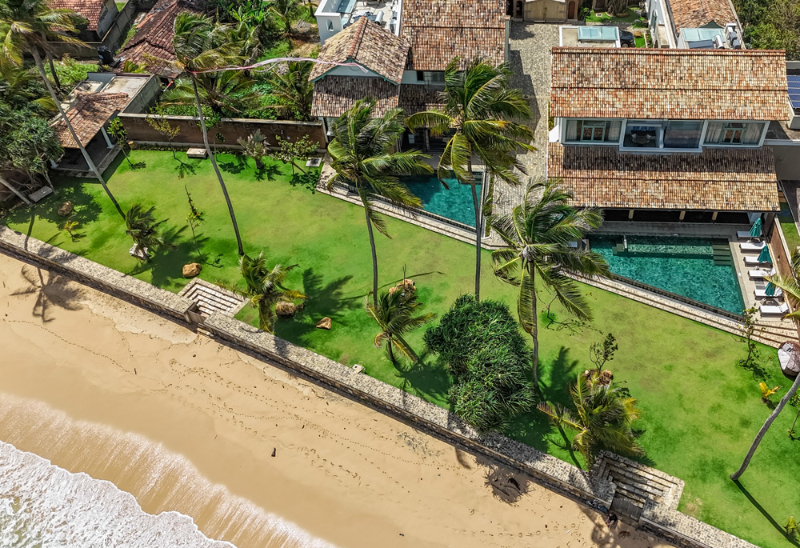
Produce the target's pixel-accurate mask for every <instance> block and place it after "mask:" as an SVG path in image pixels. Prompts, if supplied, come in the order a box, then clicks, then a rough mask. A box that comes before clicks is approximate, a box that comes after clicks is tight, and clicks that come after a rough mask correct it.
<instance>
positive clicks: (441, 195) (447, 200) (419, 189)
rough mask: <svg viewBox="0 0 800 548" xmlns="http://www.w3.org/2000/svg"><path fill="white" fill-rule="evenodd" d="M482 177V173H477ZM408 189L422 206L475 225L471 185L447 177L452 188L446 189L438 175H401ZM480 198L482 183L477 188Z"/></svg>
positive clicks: (444, 215) (443, 215)
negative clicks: (420, 201)
mask: <svg viewBox="0 0 800 548" xmlns="http://www.w3.org/2000/svg"><path fill="white" fill-rule="evenodd" d="M475 176H476V178H478V179H480V177H481V174H480V173H477V174H476V175H475ZM401 181H402V182H403V183H405V184H406V185H407V186H408V189H409V190H410V191H411V192H412V194H414V196H416V197H418V198H419V199H420V200H422V208H423V209H424V210H425V211H430V212H431V213H435V214H436V215H441V216H442V217H446V218H448V219H451V220H453V221H457V222H459V223H463V224H465V225H468V226H471V227H474V226H475V209H474V207H473V205H472V190H471V189H470V185H464V184H461V183H459V182H458V181H457V180H456V179H445V181H446V182H447V186H449V187H450V190H446V189H445V188H444V186H442V183H440V182H439V179H437V178H436V176H435V175H434V176H427V175H425V176H422V177H401ZM475 190H476V191H477V193H478V198H480V193H481V185H477V187H476V189H475Z"/></svg>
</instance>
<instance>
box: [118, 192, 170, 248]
mask: <svg viewBox="0 0 800 548" xmlns="http://www.w3.org/2000/svg"><path fill="white" fill-rule="evenodd" d="M155 210H156V208H155V207H151V208H150V209H145V208H144V206H142V204H134V205H132V206H131V208H130V209H129V210H128V211H127V213H125V227H126V230H125V234H127V235H128V236H130V237H131V238H132V239H133V244H134V246H135V250H134V251H135V254H136V257H137V258H138V259H139V260H141V261H143V262H146V261H148V260H149V259H150V253H151V252H153V251H156V250H158V249H160V248H163V247H169V246H168V244H167V243H166V242H165V241H164V236H163V234H162V232H161V225H163V224H164V223H165V222H167V220H166V219H162V220H161V221H156V219H155V216H154V215H153V213H154V212H155Z"/></svg>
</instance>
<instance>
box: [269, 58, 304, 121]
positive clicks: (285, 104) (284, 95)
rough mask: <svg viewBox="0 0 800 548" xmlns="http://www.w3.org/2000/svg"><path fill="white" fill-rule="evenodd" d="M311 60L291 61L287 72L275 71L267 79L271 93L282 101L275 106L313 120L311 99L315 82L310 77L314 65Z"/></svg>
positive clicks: (287, 66)
mask: <svg viewBox="0 0 800 548" xmlns="http://www.w3.org/2000/svg"><path fill="white" fill-rule="evenodd" d="M313 65H314V64H313V63H312V62H311V61H290V62H289V63H287V65H286V68H287V70H286V72H283V73H281V72H278V71H273V72H270V73H269V77H268V79H267V81H268V82H269V85H270V93H271V94H272V96H273V97H275V98H276V99H278V101H280V104H279V105H277V106H276V107H274V108H277V109H278V110H282V111H285V112H289V113H295V114H296V115H298V117H299V119H300V120H303V121H308V120H311V100H312V98H313V96H314V83H313V82H311V81H310V80H309V79H308V78H309V76H310V75H311V68H312V67H313Z"/></svg>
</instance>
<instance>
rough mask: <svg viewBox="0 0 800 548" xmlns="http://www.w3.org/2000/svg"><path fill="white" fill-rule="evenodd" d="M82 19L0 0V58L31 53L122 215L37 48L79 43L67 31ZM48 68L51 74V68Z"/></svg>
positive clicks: (31, 1)
mask: <svg viewBox="0 0 800 548" xmlns="http://www.w3.org/2000/svg"><path fill="white" fill-rule="evenodd" d="M82 21H84V19H83V18H82V17H80V16H79V15H77V14H76V13H75V12H73V11H71V10H65V9H52V8H50V7H49V6H48V2H47V0H3V1H2V2H0V42H1V43H2V44H3V47H2V54H3V61H2V62H11V63H13V64H15V65H17V66H21V65H22V58H23V55H24V54H25V53H29V54H30V55H31V56H32V57H33V60H34V62H35V63H36V68H37V69H38V71H39V75H40V76H41V77H42V80H43V81H44V85H45V87H46V88H47V91H48V92H49V93H50V98H51V99H52V102H53V104H54V105H55V107H56V109H57V110H58V114H59V116H60V117H61V119H62V120H64V123H65V124H66V126H67V129H68V130H69V133H70V135H71V136H72V138H73V140H74V141H75V143H76V144H77V145H78V148H79V149H80V151H81V154H82V155H83V158H84V159H85V160H86V164H87V165H88V166H89V169H90V170H91V171H92V172H93V173H94V175H95V177H97V180H98V181H100V184H101V185H102V186H103V190H105V192H106V194H107V195H108V197H109V198H110V199H111V202H112V203H113V204H114V207H115V208H116V209H117V212H118V213H119V214H120V215H121V216H122V217H123V218H124V217H125V213H124V212H123V211H122V208H121V207H120V205H119V203H118V202H117V200H116V198H114V195H113V194H111V190H109V188H108V185H106V181H105V179H103V174H102V173H101V172H100V170H99V169H98V168H97V166H96V165H95V163H94V161H93V160H92V157H91V156H90V155H89V153H88V152H87V150H86V147H85V146H84V145H83V143H81V141H80V140H79V139H78V135H77V134H76V133H75V128H74V127H73V126H72V123H71V122H70V120H69V118H67V116H66V114H64V109H63V108H62V107H61V102H60V101H59V99H58V97H57V96H56V93H55V91H54V90H53V86H52V85H50V79H49V78H47V73H45V70H44V64H43V63H42V56H41V53H40V52H42V51H43V52H45V55H47V56H48V57H49V56H50V52H51V50H52V46H51V42H65V43H68V44H77V45H82V44H83V42H82V41H81V40H78V39H77V38H75V37H73V36H71V35H70V33H77V31H78V29H77V25H78V24H80V23H81V22H82ZM51 71H52V72H53V74H55V71H54V70H53V69H52V68H51Z"/></svg>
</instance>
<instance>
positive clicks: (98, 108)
mask: <svg viewBox="0 0 800 548" xmlns="http://www.w3.org/2000/svg"><path fill="white" fill-rule="evenodd" d="M129 100H130V98H129V97H128V94H127V93H82V94H79V96H78V100H77V101H76V102H75V104H74V105H73V107H72V108H71V109H69V110H68V111H67V118H68V119H69V121H70V123H71V124H72V127H73V128H74V129H75V133H77V135H78V139H80V141H81V143H82V144H83V146H86V145H88V144H89V141H91V140H92V139H93V138H94V136H95V135H97V132H98V131H100V128H101V127H103V126H104V125H105V123H106V122H108V119H109V118H110V117H111V116H112V115H113V114H114V113H115V112H118V111H120V110H122V109H123V108H125V105H127V104H128V102H129ZM53 129H54V130H55V132H56V134H57V135H58V139H59V141H61V145H62V146H63V147H64V148H78V144H77V143H76V142H75V139H73V138H72V134H71V133H70V132H69V129H68V128H67V124H66V123H65V122H64V120H63V119H61V118H59V119H58V121H57V122H56V123H55V124H53Z"/></svg>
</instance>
